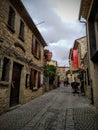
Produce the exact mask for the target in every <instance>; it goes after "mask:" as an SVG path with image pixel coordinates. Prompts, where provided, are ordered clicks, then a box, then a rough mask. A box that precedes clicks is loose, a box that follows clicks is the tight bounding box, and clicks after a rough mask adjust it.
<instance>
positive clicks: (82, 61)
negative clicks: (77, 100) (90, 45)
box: [69, 36, 91, 98]
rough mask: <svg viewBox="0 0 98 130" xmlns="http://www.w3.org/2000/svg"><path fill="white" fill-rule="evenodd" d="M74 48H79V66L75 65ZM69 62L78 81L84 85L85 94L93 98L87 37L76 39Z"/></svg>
mask: <svg viewBox="0 0 98 130" xmlns="http://www.w3.org/2000/svg"><path fill="white" fill-rule="evenodd" d="M73 50H77V52H78V53H77V59H76V60H77V67H76V66H74V64H75V62H74V61H73V60H75V59H74V58H73ZM69 64H70V71H71V72H72V73H73V74H74V77H76V78H77V79H80V80H77V81H78V82H80V86H82V88H83V91H84V92H85V95H87V97H88V98H91V89H90V84H89V71H88V52H87V37H86V36H84V37H81V38H79V39H76V40H75V42H74V45H73V48H71V50H70V53H69Z"/></svg>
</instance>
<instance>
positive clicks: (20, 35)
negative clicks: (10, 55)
mask: <svg viewBox="0 0 98 130" xmlns="http://www.w3.org/2000/svg"><path fill="white" fill-rule="evenodd" d="M19 38H20V39H21V40H22V41H24V23H23V21H22V20H20V32H19Z"/></svg>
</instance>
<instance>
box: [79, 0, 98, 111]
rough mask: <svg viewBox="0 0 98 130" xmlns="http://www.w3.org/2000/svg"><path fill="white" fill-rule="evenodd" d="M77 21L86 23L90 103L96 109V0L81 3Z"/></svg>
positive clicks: (97, 15) (97, 17)
mask: <svg viewBox="0 0 98 130" xmlns="http://www.w3.org/2000/svg"><path fill="white" fill-rule="evenodd" d="M83 18H84V19H85V21H83ZM79 20H80V21H81V22H86V27H87V40H88V53H89V76H90V87H91V103H92V104H94V105H95V106H96V108H97V109H98V0H82V1H81V7H80V14H79Z"/></svg>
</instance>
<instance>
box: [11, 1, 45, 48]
mask: <svg viewBox="0 0 98 130" xmlns="http://www.w3.org/2000/svg"><path fill="white" fill-rule="evenodd" d="M9 1H10V3H11V4H12V5H13V6H14V8H15V9H16V10H17V12H18V13H19V14H20V16H21V17H22V18H23V20H24V21H25V22H26V24H27V25H28V27H29V28H30V29H31V30H32V32H33V33H34V35H35V36H36V37H37V39H38V40H39V41H40V42H41V44H42V45H43V46H46V45H47V44H46V42H45V40H44V39H43V37H42V35H41V34H40V32H39V30H38V29H37V27H36V25H35V24H34V22H33V20H32V18H31V17H30V15H29V14H28V12H27V10H26V8H25V7H24V5H23V4H22V2H21V0H9Z"/></svg>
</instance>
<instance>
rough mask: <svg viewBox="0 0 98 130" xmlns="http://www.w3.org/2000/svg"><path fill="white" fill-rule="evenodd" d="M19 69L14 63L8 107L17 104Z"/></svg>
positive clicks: (19, 66)
mask: <svg viewBox="0 0 98 130" xmlns="http://www.w3.org/2000/svg"><path fill="white" fill-rule="evenodd" d="M21 68H22V66H21V65H19V64H17V63H14V65H13V74H12V83H11V93H10V106H11V107H12V106H15V105H17V104H19V89H20V77H21Z"/></svg>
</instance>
